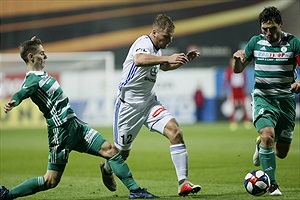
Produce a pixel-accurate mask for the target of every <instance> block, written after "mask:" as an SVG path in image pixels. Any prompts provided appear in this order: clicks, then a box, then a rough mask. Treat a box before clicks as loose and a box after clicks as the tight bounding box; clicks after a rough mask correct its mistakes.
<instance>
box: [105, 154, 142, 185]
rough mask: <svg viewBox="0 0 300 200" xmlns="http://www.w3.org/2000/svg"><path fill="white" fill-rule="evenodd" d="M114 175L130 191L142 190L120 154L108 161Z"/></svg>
mask: <svg viewBox="0 0 300 200" xmlns="http://www.w3.org/2000/svg"><path fill="white" fill-rule="evenodd" d="M107 162H108V164H109V165H110V167H111V169H112V171H113V172H114V174H115V175H116V176H117V177H118V178H119V179H120V180H121V181H122V182H123V183H124V185H125V186H126V187H127V188H128V189H129V190H136V189H138V188H140V187H139V186H138V184H137V183H136V182H135V181H134V179H133V177H132V174H131V172H130V169H129V167H128V165H127V164H126V162H125V161H124V160H123V158H122V156H121V154H120V153H118V154H116V155H115V156H114V157H112V158H110V159H109V160H107Z"/></svg>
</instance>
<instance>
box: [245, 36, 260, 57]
mask: <svg viewBox="0 0 300 200" xmlns="http://www.w3.org/2000/svg"><path fill="white" fill-rule="evenodd" d="M256 41H257V36H253V37H252V38H251V39H250V41H249V42H248V44H247V45H246V48H245V53H246V60H247V61H251V60H252V59H253V58H254V49H255V44H256Z"/></svg>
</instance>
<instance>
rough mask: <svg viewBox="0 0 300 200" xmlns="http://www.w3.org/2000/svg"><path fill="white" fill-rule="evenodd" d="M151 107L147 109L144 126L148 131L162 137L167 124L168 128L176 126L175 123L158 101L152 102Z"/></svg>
mask: <svg viewBox="0 0 300 200" xmlns="http://www.w3.org/2000/svg"><path fill="white" fill-rule="evenodd" d="M151 105H152V106H151V108H150V109H149V114H148V116H147V121H146V122H145V125H146V126H147V127H148V129H149V130H150V131H156V132H158V133H160V134H162V135H164V134H165V128H166V126H167V124H169V125H170V126H171V125H177V122H176V121H175V119H174V117H173V116H172V114H171V113H170V112H169V111H168V110H167V109H166V108H165V107H163V105H162V104H161V103H160V102H159V101H153V102H152V104H151ZM172 119H174V121H171V120H172ZM174 123H176V124H174ZM172 127H173V126H172Z"/></svg>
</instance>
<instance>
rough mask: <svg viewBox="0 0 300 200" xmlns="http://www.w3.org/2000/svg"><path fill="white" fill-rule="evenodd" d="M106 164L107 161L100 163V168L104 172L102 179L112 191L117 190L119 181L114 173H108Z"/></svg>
mask: <svg viewBox="0 0 300 200" xmlns="http://www.w3.org/2000/svg"><path fill="white" fill-rule="evenodd" d="M104 165H105V163H104V162H102V163H100V170H101V173H102V180H103V183H104V185H105V186H106V187H107V189H109V190H110V191H112V192H113V191H116V190H117V183H116V181H115V178H114V174H113V173H107V172H106V171H105V169H104Z"/></svg>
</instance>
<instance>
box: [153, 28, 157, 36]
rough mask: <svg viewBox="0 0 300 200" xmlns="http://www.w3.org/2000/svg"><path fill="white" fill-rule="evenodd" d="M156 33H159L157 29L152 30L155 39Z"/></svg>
mask: <svg viewBox="0 0 300 200" xmlns="http://www.w3.org/2000/svg"><path fill="white" fill-rule="evenodd" d="M156 33H157V31H156V30H155V29H152V35H153V37H156Z"/></svg>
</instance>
